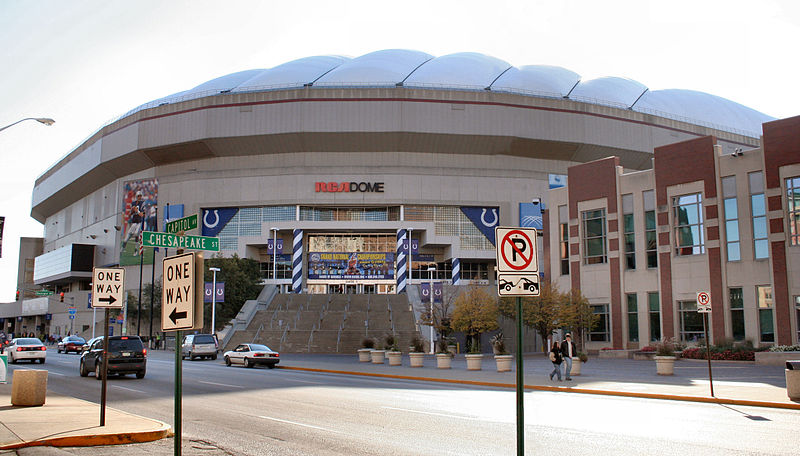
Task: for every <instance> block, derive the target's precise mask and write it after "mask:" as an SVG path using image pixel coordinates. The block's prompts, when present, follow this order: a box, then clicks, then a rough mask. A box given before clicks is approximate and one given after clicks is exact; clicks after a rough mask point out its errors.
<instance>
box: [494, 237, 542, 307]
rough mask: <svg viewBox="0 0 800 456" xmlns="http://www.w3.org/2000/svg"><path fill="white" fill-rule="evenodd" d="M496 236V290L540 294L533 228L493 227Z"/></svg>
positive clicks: (528, 294)
mask: <svg viewBox="0 0 800 456" xmlns="http://www.w3.org/2000/svg"><path fill="white" fill-rule="evenodd" d="M495 239H496V240H497V282H498V288H497V294H498V295H500V296H539V258H538V253H537V246H536V230H535V229H533V228H508V227H497V228H495Z"/></svg>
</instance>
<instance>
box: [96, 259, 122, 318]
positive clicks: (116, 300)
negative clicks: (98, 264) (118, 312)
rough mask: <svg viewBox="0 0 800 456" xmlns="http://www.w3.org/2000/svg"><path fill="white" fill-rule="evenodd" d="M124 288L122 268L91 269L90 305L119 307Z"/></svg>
mask: <svg viewBox="0 0 800 456" xmlns="http://www.w3.org/2000/svg"><path fill="white" fill-rule="evenodd" d="M124 289H125V270H124V269H122V268H93V269H92V307H96V308H104V309H121V308H122V293H123V290H124Z"/></svg>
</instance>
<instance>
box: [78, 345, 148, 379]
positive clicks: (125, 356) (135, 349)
mask: <svg viewBox="0 0 800 456" xmlns="http://www.w3.org/2000/svg"><path fill="white" fill-rule="evenodd" d="M108 346H109V350H108V373H109V374H118V375H125V374H136V378H144V374H145V372H146V371H147V349H146V348H144V345H142V339H140V338H139V336H111V337H109V338H108ZM79 369H80V374H81V377H86V376H87V375H89V372H94V376H95V378H96V379H98V380H102V379H103V374H102V369H103V339H98V340H96V341H94V342H93V343H92V345H91V346H89V349H88V350H86V351H85V352H83V354H82V355H81V364H80V368H79Z"/></svg>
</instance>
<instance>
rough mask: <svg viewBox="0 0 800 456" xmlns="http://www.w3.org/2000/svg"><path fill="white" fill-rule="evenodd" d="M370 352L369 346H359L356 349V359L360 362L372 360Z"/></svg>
mask: <svg viewBox="0 0 800 456" xmlns="http://www.w3.org/2000/svg"><path fill="white" fill-rule="evenodd" d="M371 352H372V349H371V348H360V349H359V350H358V361H359V362H362V363H368V362H370V361H372V356H371Z"/></svg>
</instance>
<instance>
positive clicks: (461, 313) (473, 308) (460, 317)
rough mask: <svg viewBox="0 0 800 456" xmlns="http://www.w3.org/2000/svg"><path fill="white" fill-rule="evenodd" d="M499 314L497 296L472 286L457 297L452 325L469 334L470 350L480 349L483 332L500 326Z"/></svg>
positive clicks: (468, 343)
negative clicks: (498, 321)
mask: <svg viewBox="0 0 800 456" xmlns="http://www.w3.org/2000/svg"><path fill="white" fill-rule="evenodd" d="M497 315H498V308H497V298H495V297H494V296H490V295H489V293H487V292H486V291H485V290H484V289H483V288H479V287H476V286H471V287H470V288H469V289H468V290H467V291H465V292H464V293H462V294H460V295H459V296H458V297H457V298H456V300H455V309H454V310H453V316H452V318H451V321H450V325H451V326H452V328H453V330H455V331H461V332H463V333H464V334H465V335H466V336H467V346H468V347H470V351H480V340H481V338H480V336H481V334H482V333H485V332H488V331H494V330H495V329H497V328H499V327H500V325H498V323H497Z"/></svg>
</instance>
